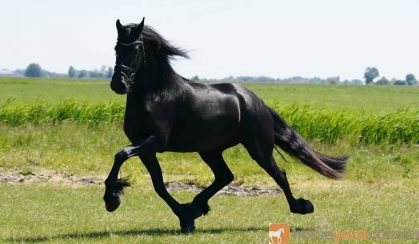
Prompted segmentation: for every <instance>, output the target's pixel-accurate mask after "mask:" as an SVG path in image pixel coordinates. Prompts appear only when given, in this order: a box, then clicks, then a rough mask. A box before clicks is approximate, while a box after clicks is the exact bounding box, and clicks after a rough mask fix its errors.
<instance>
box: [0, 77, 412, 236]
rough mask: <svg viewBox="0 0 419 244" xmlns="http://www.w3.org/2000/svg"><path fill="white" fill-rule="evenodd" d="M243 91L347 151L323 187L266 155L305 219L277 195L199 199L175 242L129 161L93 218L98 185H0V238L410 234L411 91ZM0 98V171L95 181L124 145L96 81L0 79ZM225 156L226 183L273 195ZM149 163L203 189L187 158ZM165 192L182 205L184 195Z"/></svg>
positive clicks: (117, 110)
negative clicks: (119, 192)
mask: <svg viewBox="0 0 419 244" xmlns="http://www.w3.org/2000/svg"><path fill="white" fill-rule="evenodd" d="M246 86H248V87H249V88H250V89H252V90H253V91H255V92H256V93H257V94H258V95H260V96H261V97H262V98H263V99H264V100H265V101H266V102H267V103H268V104H269V105H271V106H272V107H274V108H275V109H276V110H277V111H279V112H280V114H281V115H282V116H284V117H285V118H286V119H287V121H288V122H289V123H290V124H292V126H293V127H294V128H296V129H297V130H298V131H299V132H300V133H301V134H302V135H303V136H305V137H306V138H307V139H308V141H309V143H310V144H311V145H312V147H313V148H315V149H316V150H318V151H320V152H324V153H327V154H331V155H340V154H349V155H350V161H349V167H348V172H347V175H346V177H345V179H344V180H342V181H332V180H329V179H326V178H324V177H322V176H321V175H319V174H318V173H316V172H314V171H313V170H311V169H310V168H308V167H306V166H304V165H302V164H301V163H298V162H296V161H295V160H293V159H292V158H290V157H288V156H285V157H286V158H287V160H288V161H289V162H284V161H283V160H282V158H281V157H280V156H279V155H278V154H277V153H274V156H275V158H276V160H277V162H278V164H279V165H281V166H282V167H283V168H285V170H286V171H287V175H288V178H289V181H290V184H291V187H292V189H293V192H294V194H295V196H297V197H305V198H308V199H310V200H312V201H313V202H314V204H315V206H316V210H315V213H314V214H311V215H307V216H298V215H292V214H290V213H289V211H288V206H287V203H286V201H285V199H284V197H283V196H282V195H280V196H265V197H244V198H243V197H232V196H216V197H215V198H214V199H212V200H211V202H210V205H211V206H212V208H213V211H212V212H211V213H210V214H209V216H207V217H204V218H201V219H199V220H198V222H197V226H198V231H197V233H195V234H193V235H188V236H185V235H180V234H178V228H179V227H178V220H177V219H176V218H175V216H174V215H173V214H172V213H171V212H170V210H169V208H168V207H167V206H166V205H165V204H164V203H163V202H162V201H161V200H160V199H159V198H158V197H157V195H156V194H155V193H154V191H153V190H151V182H150V177H149V175H148V173H147V172H146V169H145V167H144V166H143V165H142V164H141V163H140V162H139V160H138V159H137V158H132V159H130V160H128V161H127V162H126V163H125V164H124V165H123V167H122V174H123V176H124V177H128V178H129V179H130V181H131V182H132V183H133V186H132V187H131V188H129V189H128V190H127V193H126V195H125V196H124V197H123V204H122V205H121V207H120V209H118V210H117V212H115V213H112V214H109V213H107V212H105V210H104V206H103V202H102V200H101V198H102V194H103V187H102V186H68V185H67V186H65V185H52V184H48V185H22V184H18V185H5V184H0V199H2V203H1V204H0V206H1V217H0V226H1V228H0V242H14V241H16V242H41V241H51V242H53V243H56V242H60V243H61V242H70V243H86V242H109V243H121V242H122V243H123V242H140V243H144V242H145V243H147V242H148V243H159V242H160V243H168V242H170V243H185V242H190V243H198V242H207V243H234V242H235V243H238V242H240V243H266V242H267V226H268V223H270V222H279V223H284V222H285V223H289V224H290V225H291V228H294V230H295V231H294V232H293V235H294V236H295V235H296V234H301V233H302V232H304V231H315V230H321V231H322V230H324V231H331V230H333V229H337V230H345V229H348V230H359V229H362V228H365V227H367V228H368V230H369V231H370V232H373V231H376V232H385V231H387V230H392V231H397V230H404V231H406V230H413V229H415V230H417V229H418V228H419V225H418V222H417V220H416V219H417V218H415V216H417V215H418V213H419V212H418V207H417V202H418V200H419V199H418V194H417V189H419V164H418V162H419V145H418V139H417V138H418V134H419V133H418V129H419V126H418V123H419V122H418V121H419V118H418V113H419V110H418V109H417V108H418V107H419V96H418V95H419V88H418V87H403V88H402V87H364V86H308V85H303V86H299V85H269V84H265V85H253V84H249V85H246ZM0 90H1V91H2V94H1V95H0V105H2V104H3V105H4V104H5V103H7V101H8V99H10V98H12V99H14V100H13V101H12V102H11V103H9V104H8V105H7V106H2V107H1V108H0V118H1V119H0V120H1V121H2V122H1V123H0V170H1V171H2V172H8V171H17V172H20V173H22V174H30V173H37V172H43V171H45V170H48V171H52V172H54V171H58V172H60V173H63V174H66V175H75V176H79V177H81V176H88V177H97V178H100V179H104V178H105V177H106V175H107V173H108V172H109V170H110V168H111V166H112V163H113V162H112V160H113V156H114V154H115V153H116V152H117V150H118V149H119V148H121V147H123V146H126V145H128V144H129V142H128V140H127V139H126V137H125V135H124V133H123V131H122V115H123V109H124V97H123V96H117V95H114V94H113V93H112V92H111V91H110V89H109V88H108V82H106V81H90V80H89V81H81V80H45V79H39V80H38V79H0ZM2 116H3V117H2ZM224 156H225V159H226V161H227V163H228V165H229V166H230V168H231V169H232V171H233V173H234V175H235V180H234V182H233V184H236V185H243V186H258V187H277V186H276V185H275V183H274V181H273V180H272V179H271V178H270V177H269V176H268V175H267V174H266V173H265V172H264V171H263V170H262V169H260V167H258V166H257V164H256V163H255V162H253V160H251V158H250V157H249V156H248V154H247V152H246V151H245V149H244V148H243V147H242V146H237V147H235V148H232V149H229V150H227V151H226V152H225V153H224ZM158 158H159V160H160V162H161V165H162V169H163V172H164V178H165V181H178V182H183V183H193V184H197V185H201V186H206V185H208V184H209V183H211V182H212V180H213V176H212V173H211V171H210V170H209V168H208V167H207V166H206V165H205V164H204V163H203V162H202V160H201V159H200V158H199V156H198V155H197V154H195V153H188V154H176V153H163V154H158ZM174 195H175V197H176V198H177V199H180V201H181V202H187V201H190V199H191V198H192V197H193V194H192V193H175V194H174ZM319 228H320V229H319ZM329 241H330V242H332V240H329ZM301 242H305V243H313V241H312V240H305V241H301ZM317 242H318V243H324V240H318V241H317ZM298 243H300V241H298ZM389 243H394V242H393V241H389Z"/></svg>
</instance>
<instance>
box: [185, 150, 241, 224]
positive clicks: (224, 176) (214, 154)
mask: <svg viewBox="0 0 419 244" xmlns="http://www.w3.org/2000/svg"><path fill="white" fill-rule="evenodd" d="M199 155H200V156H201V158H202V159H203V160H204V162H205V163H206V164H207V165H208V166H209V167H210V168H211V170H212V172H213V173H214V177H215V180H214V182H213V183H212V184H211V185H209V186H208V187H207V188H205V189H204V190H202V191H201V192H200V193H199V194H198V195H196V196H195V198H194V199H193V201H192V203H187V204H183V206H185V207H186V209H185V214H184V215H183V216H181V217H179V218H180V222H181V226H182V229H183V228H184V227H183V225H185V226H194V221H195V219H197V218H198V217H200V216H202V215H206V214H207V213H208V211H209V210H210V208H209V206H208V200H209V199H210V198H211V197H212V196H214V195H215V193H217V192H218V191H219V190H221V189H222V188H223V187H224V186H226V185H228V184H229V183H230V182H231V181H232V180H233V178H234V176H233V173H231V171H230V169H229V168H228V166H227V164H226V163H225V161H224V159H223V156H222V151H221V150H220V151H218V150H217V151H211V152H200V153H199Z"/></svg>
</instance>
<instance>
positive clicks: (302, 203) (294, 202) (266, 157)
mask: <svg viewBox="0 0 419 244" xmlns="http://www.w3.org/2000/svg"><path fill="white" fill-rule="evenodd" d="M251 145H252V146H246V145H245V147H246V149H247V150H248V151H249V154H250V156H251V157H252V158H253V159H254V160H255V161H256V162H257V163H258V164H259V166H260V167H262V168H263V169H264V170H265V171H266V172H267V173H268V174H269V175H270V176H271V177H272V178H273V179H274V180H275V182H276V183H277V184H278V185H279V186H280V187H281V188H282V190H283V191H284V194H285V197H286V198H287V201H288V204H289V206H290V210H291V212H292V213H298V214H308V213H312V212H313V211H314V207H313V204H312V203H311V202H310V201H308V200H305V199H301V198H300V199H295V198H294V196H293V195H292V192H291V188H290V186H289V183H288V180H287V176H286V173H285V170H284V169H282V168H280V167H278V166H277V165H276V162H275V159H274V158H273V156H272V148H271V149H270V150H266V149H265V150H262V148H258V146H255V145H260V144H257V143H256V144H251ZM263 151H265V152H263Z"/></svg>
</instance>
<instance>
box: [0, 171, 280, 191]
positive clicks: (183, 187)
mask: <svg viewBox="0 0 419 244" xmlns="http://www.w3.org/2000/svg"><path fill="white" fill-rule="evenodd" d="M103 182H104V179H99V178H93V177H77V176H74V175H65V174H62V173H59V172H54V171H43V172H26V173H25V172H17V171H6V172H0V184H11V185H13V184H57V183H58V184H69V185H101V184H103ZM165 185H166V188H167V190H168V191H172V192H181V191H187V192H195V193H198V192H200V191H202V190H203V189H204V187H202V186H197V185H194V184H186V183H179V182H167V183H166V184H165ZM280 193H282V191H281V190H280V189H269V188H259V187H243V186H241V185H234V184H230V185H228V186H226V187H224V188H223V189H222V190H221V191H219V192H218V193H217V195H233V196H264V195H277V194H280Z"/></svg>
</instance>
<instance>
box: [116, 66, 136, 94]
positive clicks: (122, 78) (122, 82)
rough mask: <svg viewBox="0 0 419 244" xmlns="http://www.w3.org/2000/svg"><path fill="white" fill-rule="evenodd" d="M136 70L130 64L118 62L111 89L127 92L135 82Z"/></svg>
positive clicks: (117, 91) (118, 92)
mask: <svg viewBox="0 0 419 244" xmlns="http://www.w3.org/2000/svg"><path fill="white" fill-rule="evenodd" d="M134 77H135V70H134V69H133V68H131V67H129V66H126V65H122V64H118V65H116V66H115V68H114V74H113V76H112V80H111V89H112V90H113V91H114V92H116V93H117V94H126V93H128V92H129V91H130V90H131V87H132V84H133V83H134Z"/></svg>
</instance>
